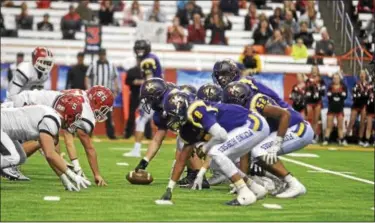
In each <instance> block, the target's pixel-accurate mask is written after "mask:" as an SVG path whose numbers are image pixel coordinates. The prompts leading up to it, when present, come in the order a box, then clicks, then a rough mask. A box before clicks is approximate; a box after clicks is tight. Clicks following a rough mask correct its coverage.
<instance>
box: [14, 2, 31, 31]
mask: <svg viewBox="0 0 375 223" xmlns="http://www.w3.org/2000/svg"><path fill="white" fill-rule="evenodd" d="M33 19H34V18H33V17H32V16H30V15H29V13H28V10H27V4H26V3H25V2H23V3H22V4H21V14H19V15H17V16H16V24H17V29H30V30H31V29H33Z"/></svg>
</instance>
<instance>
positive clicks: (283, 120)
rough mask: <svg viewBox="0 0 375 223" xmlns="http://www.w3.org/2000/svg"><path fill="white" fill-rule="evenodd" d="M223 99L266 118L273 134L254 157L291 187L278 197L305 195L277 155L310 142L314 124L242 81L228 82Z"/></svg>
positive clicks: (301, 186) (304, 190) (262, 143)
mask: <svg viewBox="0 0 375 223" xmlns="http://www.w3.org/2000/svg"><path fill="white" fill-rule="evenodd" d="M223 102H224V103H233V104H238V105H241V106H243V107H245V108H247V109H249V110H250V111H253V112H257V113H259V114H261V115H262V116H264V117H265V118H267V122H268V124H269V126H270V129H271V134H270V135H269V136H268V137H267V138H266V139H264V140H263V141H262V142H260V143H259V144H258V145H256V146H255V147H254V148H253V149H252V150H251V158H252V160H253V163H257V162H259V163H260V165H262V166H265V167H266V168H267V169H269V171H270V172H271V173H273V174H274V175H276V176H278V177H279V178H281V179H283V180H284V181H285V182H286V183H287V186H288V188H287V189H286V190H285V191H284V192H282V193H279V194H277V195H276V197H278V198H291V197H296V196H299V195H301V194H305V193H306V189H305V187H304V186H303V185H302V184H301V183H300V182H299V181H298V180H297V179H296V178H295V177H293V176H292V175H291V174H290V173H289V172H288V171H287V170H286V169H285V167H284V166H283V165H282V163H281V161H279V160H278V159H277V156H281V155H284V154H288V153H291V152H294V151H296V150H299V149H302V148H303V147H305V146H307V145H309V144H311V142H312V139H313V136H314V131H313V130H312V128H311V126H310V125H309V124H308V123H307V122H305V121H304V120H303V118H302V116H301V115H300V114H299V113H298V112H296V111H295V110H293V109H292V108H287V109H281V107H280V106H279V105H278V104H277V103H276V102H275V101H274V100H273V99H271V98H270V97H268V96H266V95H264V94H261V93H257V92H255V91H254V90H252V89H251V88H249V87H248V86H247V85H246V84H244V83H241V82H239V81H237V82H232V83H230V84H228V85H227V87H226V88H225V89H224V98H223ZM247 166H248V165H247Z"/></svg>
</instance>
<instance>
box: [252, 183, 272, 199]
mask: <svg viewBox="0 0 375 223" xmlns="http://www.w3.org/2000/svg"><path fill="white" fill-rule="evenodd" d="M247 186H248V187H249V188H250V190H251V191H252V192H253V193H254V194H255V196H256V197H257V199H258V200H259V199H263V198H264V197H266V195H267V193H268V191H267V189H266V188H265V187H263V186H262V185H260V184H257V183H256V182H255V181H254V180H252V181H251V183H250V185H247Z"/></svg>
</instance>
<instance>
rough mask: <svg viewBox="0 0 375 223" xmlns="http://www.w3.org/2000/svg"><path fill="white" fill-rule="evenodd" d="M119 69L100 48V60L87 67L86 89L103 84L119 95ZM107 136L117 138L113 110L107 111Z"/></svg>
mask: <svg viewBox="0 0 375 223" xmlns="http://www.w3.org/2000/svg"><path fill="white" fill-rule="evenodd" d="M117 76H118V73H117V69H116V67H115V66H114V65H113V64H112V63H111V62H110V61H108V60H107V54H106V50H105V49H103V48H102V49H100V50H99V60H97V61H96V62H94V63H92V64H91V65H90V66H89V68H88V69H87V73H86V89H88V88H89V86H90V85H91V86H95V85H102V86H104V87H107V88H109V89H111V90H112V92H113V93H114V96H115V97H116V96H117V93H118V92H119V88H118V85H117ZM105 126H106V131H107V136H108V138H110V139H116V136H115V129H114V126H113V121H112V112H108V113H107V120H106V122H105Z"/></svg>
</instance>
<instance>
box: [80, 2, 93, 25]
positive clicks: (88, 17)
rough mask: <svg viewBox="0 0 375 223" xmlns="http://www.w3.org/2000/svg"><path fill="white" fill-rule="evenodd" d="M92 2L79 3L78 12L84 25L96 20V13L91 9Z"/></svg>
mask: <svg viewBox="0 0 375 223" xmlns="http://www.w3.org/2000/svg"><path fill="white" fill-rule="evenodd" d="M89 3H90V1H88V0H83V1H81V2H80V3H79V5H78V7H77V9H76V12H77V13H78V15H79V16H80V17H81V19H82V21H83V22H84V23H87V22H90V21H92V20H93V18H94V13H93V11H92V10H91V9H90V7H89Z"/></svg>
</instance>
